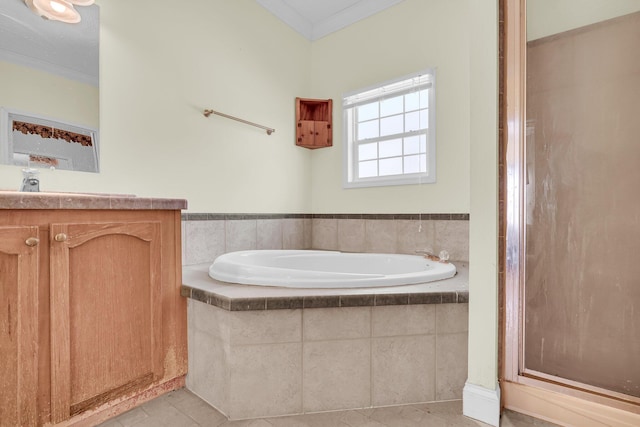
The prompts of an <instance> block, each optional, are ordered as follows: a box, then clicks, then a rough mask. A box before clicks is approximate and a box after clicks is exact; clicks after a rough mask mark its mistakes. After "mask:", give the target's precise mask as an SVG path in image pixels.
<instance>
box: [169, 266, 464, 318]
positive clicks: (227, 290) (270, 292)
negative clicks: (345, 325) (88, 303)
mask: <svg viewBox="0 0 640 427" xmlns="http://www.w3.org/2000/svg"><path fill="white" fill-rule="evenodd" d="M455 265H456V269H457V272H456V275H455V276H454V277H452V278H450V279H444V280H438V281H435V282H430V283H421V284H417V285H405V286H391V287H379V288H351V289H349V288H345V289H295V288H281V287H271V286H249V285H238V284H233V283H226V282H220V281H217V280H214V279H212V278H210V277H209V266H210V263H202V264H198V265H192V266H185V267H183V269H182V283H183V284H182V287H181V294H182V296H184V297H187V298H189V299H193V300H195V301H199V302H203V303H205V304H208V305H212V306H215V307H218V308H222V309H224V310H228V311H262V310H267V311H269V310H287V309H301V308H338V307H339V308H344V307H385V306H396V305H404V306H407V305H434V304H435V305H438V304H466V303H468V302H469V266H468V264H467V263H462V262H456V264H455Z"/></svg>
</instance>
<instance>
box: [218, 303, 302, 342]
mask: <svg viewBox="0 0 640 427" xmlns="http://www.w3.org/2000/svg"><path fill="white" fill-rule="evenodd" d="M228 313H229V326H230V342H231V344H233V345H241V344H269V343H288V342H289V343H290V342H301V341H302V310H260V311H230V312H228Z"/></svg>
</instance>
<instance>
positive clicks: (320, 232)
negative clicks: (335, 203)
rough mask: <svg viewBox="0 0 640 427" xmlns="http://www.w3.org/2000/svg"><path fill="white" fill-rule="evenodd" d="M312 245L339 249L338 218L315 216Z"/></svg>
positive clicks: (314, 247)
mask: <svg viewBox="0 0 640 427" xmlns="http://www.w3.org/2000/svg"><path fill="white" fill-rule="evenodd" d="M311 226H312V229H311V247H312V248H313V249H325V250H332V251H335V250H337V249H338V220H337V219H332V218H314V219H313V220H312V223H311Z"/></svg>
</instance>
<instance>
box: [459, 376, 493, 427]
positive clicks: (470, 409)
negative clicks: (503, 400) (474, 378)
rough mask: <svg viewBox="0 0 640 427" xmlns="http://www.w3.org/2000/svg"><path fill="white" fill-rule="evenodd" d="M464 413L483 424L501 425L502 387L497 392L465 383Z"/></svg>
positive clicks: (463, 393) (463, 392) (463, 391)
mask: <svg viewBox="0 0 640 427" xmlns="http://www.w3.org/2000/svg"><path fill="white" fill-rule="evenodd" d="M462 413H463V414H464V415H465V416H467V417H469V418H473V419H475V420H478V421H482V422H483V423H487V424H489V425H492V426H495V427H498V426H499V425H500V386H497V388H496V389H495V390H491V389H488V388H484V387H482V386H479V385H475V384H471V383H469V382H467V383H465V385H464V389H463V390H462Z"/></svg>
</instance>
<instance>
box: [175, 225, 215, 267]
mask: <svg viewBox="0 0 640 427" xmlns="http://www.w3.org/2000/svg"><path fill="white" fill-rule="evenodd" d="M184 229H185V246H184V247H183V250H184V252H185V253H184V265H193V264H200V263H204V262H213V260H214V259H216V257H217V256H218V255H222V254H223V253H225V227H224V221H185V226H184Z"/></svg>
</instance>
